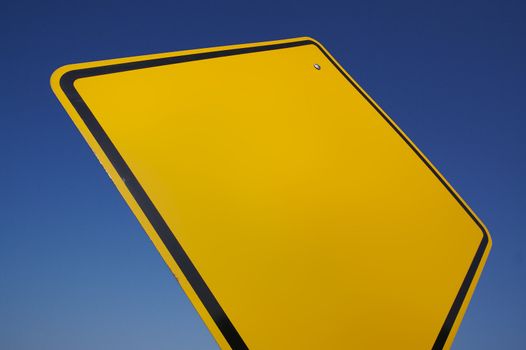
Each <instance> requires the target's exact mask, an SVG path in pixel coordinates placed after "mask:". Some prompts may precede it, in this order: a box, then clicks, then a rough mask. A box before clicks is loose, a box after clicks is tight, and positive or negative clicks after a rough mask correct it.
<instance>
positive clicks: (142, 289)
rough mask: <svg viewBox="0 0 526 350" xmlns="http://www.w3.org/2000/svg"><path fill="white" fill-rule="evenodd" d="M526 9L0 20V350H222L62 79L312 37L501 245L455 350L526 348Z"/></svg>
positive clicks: (34, 7) (484, 6) (31, 10)
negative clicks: (98, 65)
mask: <svg viewBox="0 0 526 350" xmlns="http://www.w3.org/2000/svg"><path fill="white" fill-rule="evenodd" d="M525 14H526V7H525V6H524V5H522V2H521V1H516V2H509V1H493V2H487V1H473V2H469V3H468V2H463V1H452V2H444V1H440V2H427V1H426V2H401V1H385V2H381V1H360V2H352V1H342V2H339V3H337V2H331V1H294V2H285V1H283V2H276V3H275V4H273V3H270V2H268V1H265V2H258V3H256V2H252V1H240V2H235V3H234V2H229V3H224V4H219V2H204V1H193V2H192V1H188V2H181V1H170V2H157V1H147V0H143V1H122V2H112V1H103V2H100V3H99V2H96V1H84V2H74V1H63V2H54V1H29V2H28V1H9V2H7V3H6V2H2V3H1V4H0V45H1V50H0V73H1V75H0V107H1V109H0V118H1V119H0V120H1V127H0V142H1V143H0V146H1V147H0V160H1V166H0V196H1V201H0V348H2V349H53V350H56V349H214V348H215V346H216V345H215V342H214V340H213V339H212V337H211V336H210V335H209V333H208V331H207V330H206V328H205V326H204V324H203V323H202V322H201V320H200V318H199V317H198V316H197V314H196V313H195V311H194V310H193V308H192V306H191V305H190V303H189V301H188V300H187V299H186V297H185V296H184V294H183V292H182V290H181V288H180V287H179V285H178V284H177V282H176V280H175V279H174V278H173V277H172V275H171V273H170V272H169V270H168V268H167V267H166V266H165V264H164V262H163V261H162V260H161V258H160V256H159V254H158V253H157V251H156V250H155V248H154V247H153V245H152V244H151V243H150V241H149V239H148V238H147V236H146V234H145V233H144V232H143V230H142V229H141V227H140V226H139V224H138V222H137V220H136V219H135V218H134V216H133V215H132V213H131V211H130V210H129V209H128V207H127V206H126V204H125V202H124V200H123V199H122V198H121V196H120V195H119V194H118V192H117V190H116V189H115V187H114V185H113V184H112V183H111V181H110V179H109V178H108V176H107V175H106V173H105V172H104V170H103V169H102V167H101V166H100V164H99V163H98V161H97V160H96V158H95V157H94V155H93V154H92V152H91V150H90V149H89V148H88V146H87V144H86V143H85V141H84V140H83V138H82V137H81V136H80V134H79V133H78V132H77V130H76V128H75V127H74V125H73V123H72V122H71V121H70V119H69V117H68V116H67V114H66V113H65V111H64V110H63V109H62V107H61V106H60V104H59V103H58V101H57V100H56V98H55V97H54V95H53V94H52V92H51V89H50V87H49V77H50V75H51V73H52V72H53V70H54V69H55V68H57V67H59V66H61V65H64V64H67V63H73V62H83V61H90V60H99V59H107V58H114V57H123V56H129V55H139V54H148V53H158V52H165V51H175V50H182V49H191V48H200V47H208V46H217V45H225V44H237V43H244V42H256V41H263V40H273V39H281V38H288V37H295V36H303V35H309V36H312V37H314V38H316V39H318V40H319V41H321V42H322V43H323V44H324V45H325V46H326V47H327V48H328V50H329V51H330V52H331V53H332V54H333V55H334V56H335V57H336V59H337V60H339V62H340V63H341V64H342V65H343V66H344V67H345V68H346V69H347V70H348V71H349V72H350V74H351V75H352V76H353V77H354V78H355V79H357V81H358V82H359V83H360V84H361V85H362V86H363V87H364V88H365V89H366V90H367V91H368V92H369V94H370V95H371V96H372V97H373V98H374V99H375V100H376V101H377V102H378V103H379V104H380V105H381V106H382V107H383V109H384V110H386V111H387V113H388V114H389V115H390V116H391V117H392V118H393V119H394V120H395V121H396V122H397V123H398V125H400V127H401V128H402V129H403V130H404V131H405V132H406V133H407V134H408V135H409V137H410V138H412V140H413V141H414V142H415V143H416V144H417V145H418V146H419V147H420V148H421V150H422V151H423V152H424V153H425V154H426V155H427V156H428V157H429V158H430V159H431V161H432V162H433V163H434V164H435V165H436V166H437V167H438V169H439V170H440V171H441V172H442V173H443V174H444V175H445V176H446V178H447V179H448V180H449V181H450V182H451V184H452V185H453V186H454V187H455V188H456V189H457V191H458V192H459V193H460V194H461V196H463V197H464V199H465V200H466V201H467V202H468V203H469V205H470V206H471V207H472V208H473V209H474V211H475V212H476V213H477V214H478V215H479V216H480V218H481V219H482V220H483V221H484V222H485V223H486V225H487V226H488V228H489V230H490V232H491V233H492V237H493V242H494V246H493V250H492V252H491V254H490V257H489V260H488V263H487V265H486V268H485V270H484V273H483V275H482V278H481V279H480V283H479V286H478V288H477V290H476V292H475V295H474V297H473V299H472V302H471V304H470V307H469V309H468V312H467V314H466V316H465V318H464V322H463V324H462V326H461V328H460V330H459V332H458V335H457V338H456V341H455V344H454V346H453V348H454V349H457V350H460V349H525V348H526V248H525V247H526V236H525V234H524V227H525V226H526V222H525V221H526V215H525V211H526V200H525V198H526V184H525V182H526V142H525V134H526V118H525V116H524V102H525V93H526V88H525V87H524V82H525V78H526V69H525V62H526V40H525V37H526V25H525V21H524V17H525Z"/></svg>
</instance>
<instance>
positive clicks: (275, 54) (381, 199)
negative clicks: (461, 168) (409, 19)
mask: <svg viewBox="0 0 526 350" xmlns="http://www.w3.org/2000/svg"><path fill="white" fill-rule="evenodd" d="M51 85H52V88H53V90H54V92H55V94H56V95H57V96H58V99H59V100H60V102H61V103H62V104H63V105H64V107H65V109H66V110H67V112H68V114H69V115H70V116H71V118H72V119H73V121H74V122H75V125H76V126H77V127H78V129H79V130H80V132H81V133H82V135H83V136H84V138H85V139H86V140H87V142H88V143H89V145H90V147H91V148H92V149H93V151H94V152H95V154H96V155H97V157H98V158H99V160H100V161H101V163H102V165H103V166H104V168H105V169H106V171H107V172H108V173H109V175H110V176H111V178H112V179H113V181H114V182H115V184H116V186H117V188H118V189H119V191H120V192H121V194H122V196H123V197H124V198H125V200H126V202H127V203H128V205H129V206H130V207H131V209H132V210H133V212H134V213H135V215H136V216H137V218H138V219H139V221H140V223H141V224H142V226H143V227H144V229H145V230H146V232H147V234H148V235H149V237H150V238H151V240H152V241H153V243H154V244H155V246H156V248H157V249H158V250H159V252H160V254H161V255H162V257H163V258H164V260H165V261H166V263H167V264H168V266H169V267H170V269H171V270H172V271H173V273H174V274H175V276H176V277H177V279H178V280H179V283H181V285H182V287H183V289H184V291H185V292H186V294H187V295H188V297H189V298H190V300H191V302H192V303H193V305H194V306H195V308H196V309H197V311H198V312H199V314H200V315H201V317H202V318H203V319H204V321H205V323H206V325H207V326H208V328H209V329H210V331H211V332H212V334H213V335H214V337H215V339H216V340H217V342H218V344H219V345H220V346H221V347H222V348H225V349H226V348H233V349H245V348H250V349H351V348H352V349H431V348H433V349H441V348H448V347H449V346H450V345H451V342H452V340H453V337H454V335H455V333H456V331H457V329H458V326H459V323H460V321H461V319H462V316H463V314H464V312H465V310H466V307H467V304H468V302H469V299H470V298H471V295H472V293H473V289H474V288H475V284H476V282H477V280H478V278H479V275H480V273H481V270H482V267H483V265H484V263H485V260H486V258H487V255H488V252H489V249H490V246H491V239H490V237H489V235H488V233H487V230H486V229H485V228H484V226H483V224H482V223H481V221H480V220H479V219H478V218H477V217H476V216H475V214H474V213H473V212H472V211H471V209H470V208H469V207H468V206H467V205H466V203H465V202H464V201H463V200H462V199H461V198H460V196H459V195H458V194H457V193H456V192H455V190H453V188H452V187H451V186H450V185H449V184H448V183H447V182H446V180H445V179H444V178H443V177H442V176H441V175H440V173H439V172H438V171H437V170H436V169H435V168H434V167H433V165H432V164H431V163H430V162H429V160H427V158H425V156H424V155H423V154H422V153H421V152H420V151H419V150H418V149H417V148H416V146H415V145H414V144H413V143H412V142H411V141H410V140H409V139H408V137H407V136H406V135H405V134H404V133H403V132H402V131H401V130H400V129H399V128H398V127H397V126H396V125H395V123H394V122H393V121H392V120H391V119H390V118H389V117H388V116H387V115H386V114H385V112H383V111H382V110H381V109H380V107H378V105H376V103H375V102H374V101H373V100H372V99H371V98H370V97H369V96H368V95H367V94H366V93H365V92H364V91H363V90H362V89H361V88H360V87H359V86H358V84H357V83H356V82H355V81H354V80H353V79H352V78H351V77H350V76H349V75H348V74H347V73H346V72H345V71H344V70H343V68H342V67H341V66H340V65H339V64H338V63H337V62H336V61H335V59H334V58H333V57H332V56H331V55H330V54H329V53H328V52H327V51H326V50H325V49H324V48H323V47H322V46H321V45H320V44H319V43H318V42H316V41H315V40H313V39H310V38H297V39H289V40H281V41H274V42H265V43H257V44H247V45H236V46H227V47H217V48H211V49H201V50H192V51H183V52H174V53H167V54H159V55H148V56H140V57H131V58H124V59H116V60H108V61H99V62H91V63H82V64H74V65H69V66H65V67H62V68H60V69H58V70H57V71H56V72H55V73H54V74H53V76H52V78H51Z"/></svg>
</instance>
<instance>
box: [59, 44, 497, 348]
mask: <svg viewBox="0 0 526 350" xmlns="http://www.w3.org/2000/svg"><path fill="white" fill-rule="evenodd" d="M303 45H315V46H316V47H317V48H318V49H319V50H320V51H321V52H322V53H323V54H324V55H325V57H326V58H327V59H328V60H329V61H330V62H331V63H332V64H333V65H334V66H335V67H336V69H338V71H339V72H340V73H341V74H342V75H343V76H344V77H345V79H347V81H348V82H349V83H351V85H352V86H353V87H354V88H355V89H356V90H357V91H358V92H359V93H360V94H361V95H362V96H363V97H364V98H365V99H366V100H367V101H368V102H369V103H370V104H371V106H372V107H373V108H374V109H375V110H376V111H377V112H378V113H379V114H380V115H381V116H382V118H384V120H385V121H386V122H387V123H388V124H389V125H390V126H391V127H392V128H393V129H394V131H395V132H396V133H397V134H398V135H399V136H400V137H401V138H402V139H403V140H404V141H405V142H406V144H407V145H408V146H409V147H410V148H411V149H412V150H413V151H414V152H415V153H416V154H417V155H418V157H419V158H420V159H421V160H422V161H423V162H424V163H425V164H426V165H427V167H428V168H429V169H430V170H431V172H432V173H433V174H434V175H435V177H436V178H437V179H438V180H439V181H440V182H441V183H442V184H443V185H444V186H445V187H446V188H447V190H448V191H449V193H451V195H452V196H453V197H454V198H455V199H456V200H457V202H458V203H459V204H460V206H461V207H462V208H463V209H464V210H465V211H466V213H467V214H468V215H469V216H470V217H471V218H472V219H473V221H475V223H476V224H477V226H478V227H479V228H480V230H481V231H482V236H483V237H482V240H481V242H480V244H479V247H478V249H477V252H476V254H475V256H474V258H473V261H472V263H471V266H470V267H469V270H468V272H467V274H466V277H465V278H464V281H463V283H462V285H461V287H460V290H459V291H458V293H457V296H456V298H455V300H454V302H453V305H452V307H451V309H450V311H449V313H448V315H447V317H446V320H445V321H444V324H443V325H442V328H441V329H440V332H439V334H438V336H437V338H436V340H435V343H434V345H433V350H437V349H442V348H443V347H444V345H445V343H446V341H447V339H448V337H449V334H450V332H451V329H452V327H453V324H454V322H455V320H456V318H457V316H458V313H459V311H460V309H461V307H462V304H463V302H464V299H465V297H466V295H467V293H468V290H469V287H470V285H471V283H472V282H473V278H474V277H475V274H476V272H477V270H478V267H479V265H480V262H481V260H482V257H483V255H484V252H485V251H486V247H487V245H488V240H489V239H488V233H487V232H486V230H485V229H484V227H483V226H482V225H481V223H480V222H479V221H478V220H477V218H476V217H475V216H474V215H473V214H472V213H471V211H470V210H469V209H468V208H467V207H466V205H465V204H464V203H463V202H462V200H461V199H460V198H459V197H458V196H457V194H456V193H455V192H454V191H453V190H452V189H451V188H450V186H449V185H448V184H447V183H446V182H445V181H444V179H443V178H442V177H441V176H440V175H439V174H438V172H437V171H436V170H435V169H434V168H433V167H432V166H431V164H430V163H429V162H428V161H427V160H426V159H425V158H424V157H423V155H422V154H421V153H420V152H419V151H418V150H417V149H416V147H415V146H413V144H412V143H411V142H410V141H409V140H408V139H407V138H406V137H405V136H404V134H403V133H402V132H401V131H400V130H399V129H398V127H396V125H394V123H393V122H392V121H391V120H390V119H389V118H388V117H387V116H386V115H385V114H384V113H383V112H382V110H380V109H379V108H378V107H377V106H376V105H375V104H374V102H373V101H372V100H371V99H370V98H369V97H368V96H367V95H366V94H365V93H364V91H363V90H362V89H361V88H360V87H359V86H358V85H357V84H356V83H354V81H353V80H352V79H351V78H350V77H349V76H348V75H347V74H346V73H345V72H344V71H343V70H342V69H341V68H340V66H339V65H338V64H337V63H336V62H335V61H334V60H333V59H332V57H331V56H330V55H329V54H328V53H327V52H326V51H325V50H324V49H323V47H321V46H320V45H319V44H318V43H316V42H314V41H312V40H300V41H292V42H286V43H278V44H267V45H261V46H253V47H246V48H237V49H225V50H218V51H211V52H203V53H196V54H189V55H183V56H175V57H164V58H156V59H149V60H144V61H136V62H127V63H117V64H112V65H106V66H99V67H91V68H82V69H77V70H72V71H69V72H66V73H65V74H64V75H63V76H62V77H61V78H60V87H61V88H62V90H63V91H64V93H65V95H66V97H67V98H68V99H69V101H70V102H71V104H72V105H73V107H74V108H75V110H76V111H77V113H78V114H79V116H80V117H81V118H82V120H83V121H84V123H85V124H86V126H87V128H88V129H89V131H90V132H91V134H92V135H93V137H94V138H95V140H96V141H97V143H98V144H99V145H100V147H101V148H102V150H103V152H104V153H105V154H106V156H107V158H108V159H109V161H110V162H111V164H112V165H113V167H114V168H115V170H116V171H117V173H118V174H119V176H120V177H121V178H122V180H123V182H124V184H125V185H126V187H127V188H128V190H129V191H130V193H131V194H132V196H133V198H134V199H135V201H136V202H137V204H138V205H139V207H140V208H141V210H142V211H143V213H144V214H145V216H146V217H147V219H148V220H149V222H150V223H151V225H152V227H153V228H154V229H155V231H156V232H157V234H158V235H159V237H160V238H161V240H162V242H163V244H164V245H165V246H166V248H167V250H168V251H169V252H170V254H171V255H172V257H173V259H174V260H175V262H176V263H177V265H178V266H179V268H180V269H181V271H182V272H183V274H184V275H185V277H186V279H187V280H188V282H189V283H190V285H191V286H192V288H193V289H194V291H195V293H196V295H197V296H198V298H199V299H200V300H201V302H202V303H203V305H204V307H205V308H206V310H207V311H208V313H209V314H210V316H211V317H212V320H213V321H214V322H215V324H216V325H217V327H218V328H219V330H220V331H221V333H222V334H223V336H224V337H225V339H226V341H227V342H228V344H229V345H230V346H231V347H232V349H248V347H247V345H246V344H245V342H244V341H243V339H242V338H241V335H240V334H239V333H238V332H237V330H236V328H235V327H234V325H233V324H232V322H231V321H230V319H229V318H228V316H227V315H226V313H225V311H224V310H223V308H222V307H221V305H219V303H218V301H217V299H216V298H215V297H214V295H213V294H212V292H211V291H210V289H209V288H208V286H207V285H206V283H205V281H204V280H203V278H202V277H201V275H200V274H199V272H198V271H197V269H196V268H195V266H194V265H193V263H192V262H191V261H190V258H189V257H188V255H187V254H186V252H185V251H184V249H183V248H182V246H181V245H180V243H179V242H178V241H177V239H176V238H175V235H174V234H173V233H172V231H171V230H170V228H169V227H168V225H167V224H166V222H165V221H164V219H163V218H162V216H161V214H160V213H159V211H158V210H157V208H156V207H155V205H154V204H153V203H152V201H151V200H150V198H149V197H148V195H147V194H146V192H145V191H144V189H143V188H142V186H141V184H140V183H139V182H138V180H137V178H136V177H135V175H134V174H133V173H132V171H131V169H130V168H129V167H128V165H127V164H126V162H125V161H124V159H123V158H122V156H121V155H120V153H119V152H118V150H117V148H116V147H115V145H114V144H113V143H112V141H111V139H110V138H109V137H108V135H107V134H106V133H105V132H104V130H103V129H102V127H101V125H100V124H99V122H98V121H97V119H96V118H95V116H94V115H93V114H92V113H91V111H90V109H89V108H88V106H87V105H86V103H85V102H84V100H83V99H82V97H81V96H80V95H79V93H78V92H77V90H76V89H75V86H74V82H75V80H76V79H79V78H85V77H90V76H96V75H103V74H111V73H118V72H124V71H129V70H135V69H144V68H150V67H158V66H163V65H169V64H177V63H182V62H189V61H197V60H204V59H211V58H217V57H226V56H233V55H240V54H246V53H253V52H260V51H269V50H278V49H284V48H290V47H295V46H303Z"/></svg>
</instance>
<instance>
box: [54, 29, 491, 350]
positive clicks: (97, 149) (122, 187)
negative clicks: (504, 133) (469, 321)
mask: <svg viewBox="0 0 526 350" xmlns="http://www.w3.org/2000/svg"><path fill="white" fill-rule="evenodd" d="M305 40H308V41H312V42H313V43H315V44H316V45H317V46H319V47H320V48H321V49H322V50H323V51H324V53H325V54H326V55H328V56H329V57H330V58H331V59H332V61H333V63H334V64H335V65H336V66H337V67H338V68H339V69H340V70H341V71H342V73H343V74H345V76H346V77H347V78H348V79H349V80H350V81H352V82H353V83H354V85H355V86H356V87H357V88H358V89H359V91H360V92H361V93H362V94H363V95H364V96H367V98H368V99H369V100H370V102H371V103H372V104H374V106H375V107H376V108H377V109H378V110H379V111H381V113H383V114H384V117H386V118H387V119H388V120H389V121H390V122H391V123H392V126H393V127H394V128H395V129H396V130H397V131H398V132H399V133H400V134H401V135H403V136H404V137H405V139H406V141H407V142H408V143H410V144H411V145H412V146H413V148H414V150H415V151H416V152H417V153H418V154H419V156H420V157H421V158H423V159H425V161H427V163H428V166H430V167H432V169H433V170H434V171H435V172H436V174H438V176H439V177H440V179H441V180H442V181H443V182H444V183H445V184H446V186H447V187H448V188H449V189H450V190H451V191H452V192H453V193H454V194H455V195H456V196H457V199H458V200H459V201H461V202H462V204H463V205H464V206H465V208H466V210H467V211H468V212H469V213H470V214H471V215H472V217H473V218H474V219H475V220H476V221H477V223H478V224H479V225H480V226H481V227H482V228H483V229H484V231H485V233H486V234H487V239H488V242H487V246H486V249H485V251H484V254H483V256H482V258H481V260H480V263H479V265H478V267H477V270H476V273H475V275H474V276H473V280H472V282H471V284H470V286H469V289H468V291H467V293H466V295H465V297H464V300H463V303H462V306H461V308H460V310H459V312H458V314H457V317H456V318H455V321H454V323H453V326H452V328H451V330H450V332H449V335H448V337H447V340H446V342H445V344H444V347H443V348H444V349H449V348H450V347H451V345H452V343H453V340H454V338H455V335H456V333H457V331H458V328H459V326H460V323H461V321H462V318H463V316H464V314H465V312H466V309H467V306H468V304H469V301H470V299H471V297H472V295H473V292H474V290H475V287H476V285H477V283H478V280H479V278H480V274H481V272H482V269H483V267H484V265H485V262H486V260H487V258H488V255H489V252H490V250H491V246H492V239H491V236H490V235H489V232H488V230H487V228H486V227H485V226H484V224H483V223H482V221H481V220H480V219H479V218H478V217H477V216H476V214H475V213H474V212H473V211H472V210H471V208H470V207H469V206H468V205H467V203H465V202H464V200H463V199H462V198H461V197H460V196H459V195H458V193H457V192H456V191H455V190H454V189H453V187H452V186H451V185H450V184H449V183H448V182H447V180H446V179H445V178H444V177H443V176H442V174H440V172H439V171H438V170H437V169H436V168H435V167H434V166H433V164H432V163H431V162H430V161H429V160H428V159H427V157H425V155H424V154H423V153H422V152H421V151H420V150H419V149H418V147H416V145H414V144H413V142H412V141H411V140H410V139H409V138H408V137H407V135H405V133H403V131H402V130H400V128H399V127H398V126H397V125H396V124H395V123H394V121H393V120H392V119H391V118H390V117H389V116H388V115H387V113H385V111H383V110H382V109H381V108H380V106H378V105H377V104H376V102H374V100H373V99H372V98H371V97H370V96H369V95H368V94H367V93H366V92H365V91H364V90H363V89H362V88H361V87H360V86H359V84H358V83H356V81H355V80H354V79H353V78H352V77H351V76H350V75H349V74H348V73H347V72H346V71H345V69H344V68H343V67H342V66H341V65H340V64H339V63H338V62H337V61H336V60H335V59H334V57H332V55H330V53H329V51H328V50H326V49H325V47H324V46H323V45H322V44H321V43H319V42H318V41H317V40H315V39H313V38H311V37H298V38H292V39H284V40H274V41H266V42H259V43H251V44H239V45H228V46H217V47H213V48H205V49H194V50H185V51H176V52H167V53H161V54H150V55H141V56H133V57H126V58H118V59H109V60H101V61H94V62H86V63H78V64H70V65H66V66H62V67H60V68H58V69H57V70H55V71H54V72H53V74H52V76H51V81H50V83H51V88H52V90H53V92H54V93H55V95H56V96H57V98H58V100H59V101H60V102H61V104H62V105H63V106H64V108H65V110H66V112H67V113H68V115H69V116H70V117H71V119H72V120H73V122H74V124H75V126H76V127H77V128H78V129H79V131H80V133H81V134H82V136H83V137H84V139H85V140H86V141H87V142H88V145H89V146H90V147H91V149H92V150H93V152H94V153H95V156H96V157H97V158H98V160H99V162H100V163H101V164H102V166H103V167H104V169H105V170H106V172H107V173H108V175H109V176H110V178H111V179H112V181H113V182H114V183H115V185H116V186H117V189H118V190H119V192H120V193H121V195H122V196H123V197H124V199H125V201H126V203H127V204H128V206H129V207H130V208H131V210H132V212H133V213H134V215H135V216H136V217H137V219H138V220H139V222H140V224H141V226H142V227H143V228H144V230H145V231H146V233H147V234H148V236H149V237H150V239H151V241H152V242H153V244H154V246H155V247H156V248H157V250H158V251H159V253H160V254H161V256H162V258H163V259H164V261H165V262H166V264H167V265H168V267H169V268H170V270H171V271H172V273H173V274H174V276H175V278H176V279H177V280H178V281H179V283H180V285H181V287H182V289H183V291H184V292H185V293H186V295H187V296H188V298H189V299H190V301H191V303H192V305H193V306H194V308H195V309H196V311H197V312H198V314H199V315H200V316H201V318H202V319H203V321H204V323H205V324H206V326H207V327H208V329H209V330H210V332H211V333H212V335H213V337H214V338H215V340H216V341H217V343H218V345H219V346H220V347H221V348H222V349H229V348H231V347H230V346H229V344H228V342H227V340H226V339H225V337H224V336H223V334H222V333H221V331H220V330H219V328H218V326H217V325H216V323H215V322H214V321H213V319H212V317H211V316H210V314H209V312H208V311H207V309H206V308H205V307H204V305H203V303H202V302H201V300H200V299H199V297H198V296H197V294H196V292H195V291H194V289H193V288H192V286H191V285H190V283H189V282H188V280H187V278H186V277H185V275H184V273H183V272H182V270H181V269H180V267H179V266H178V264H177V263H176V262H175V260H174V258H173V257H172V255H171V254H170V253H169V251H168V250H167V248H166V247H165V245H164V243H163V242H162V241H161V239H160V237H159V236H158V234H157V232H156V231H155V229H154V228H153V227H152V225H151V223H150V221H149V220H148V219H147V217H146V215H145V213H144V212H143V211H142V209H141V208H140V207H139V204H138V203H137V202H136V200H135V198H134V197H133V196H132V194H131V193H130V191H129V190H128V188H127V186H126V184H125V183H124V181H123V180H122V179H121V177H120V176H119V174H118V173H117V171H116V169H115V168H114V167H113V165H112V163H111V162H110V160H109V159H108V157H107V156H106V154H105V152H104V151H103V150H102V148H101V146H100V145H99V143H98V142H97V141H96V140H95V137H94V136H93V135H92V134H91V132H90V131H89V129H88V127H87V126H86V124H85V123H84V121H83V119H82V118H81V116H80V115H79V114H78V113H77V111H76V109H75V108H74V106H73V105H72V103H71V102H70V101H69V99H68V98H67V96H66V94H65V93H64V91H63V90H62V88H61V86H60V79H61V78H62V76H63V75H64V74H66V73H68V72H71V71H74V70H79V69H85V68H94V67H101V66H108V65H115V64H120V63H129V62H138V61H144V60H151V59H157V58H165V57H178V56H186V55H191V54H197V53H209V52H215V51H222V50H225V49H228V50H232V49H237V48H250V47H258V46H263V45H273V44H283V43H293V42H298V41H305Z"/></svg>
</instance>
